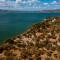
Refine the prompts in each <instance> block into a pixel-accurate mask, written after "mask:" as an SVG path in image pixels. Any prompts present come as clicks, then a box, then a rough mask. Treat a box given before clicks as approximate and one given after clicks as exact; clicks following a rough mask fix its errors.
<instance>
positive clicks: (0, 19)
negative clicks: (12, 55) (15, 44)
mask: <svg viewBox="0 0 60 60" xmlns="http://www.w3.org/2000/svg"><path fill="white" fill-rule="evenodd" d="M51 16H60V13H3V14H0V43H1V42H2V41H3V40H6V39H7V38H11V37H12V36H16V35H18V34H19V33H22V32H24V31H26V30H27V29H28V28H30V27H31V25H32V24H34V23H38V22H40V21H42V20H43V19H44V18H46V17H51Z"/></svg>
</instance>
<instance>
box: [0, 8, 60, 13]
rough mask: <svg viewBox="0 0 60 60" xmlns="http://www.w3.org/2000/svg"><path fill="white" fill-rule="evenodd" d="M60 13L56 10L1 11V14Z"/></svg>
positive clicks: (59, 10)
mask: <svg viewBox="0 0 60 60" xmlns="http://www.w3.org/2000/svg"><path fill="white" fill-rule="evenodd" d="M30 12H31V13H59V12H60V9H56V10H40V11H18V10H2V9H0V13H30Z"/></svg>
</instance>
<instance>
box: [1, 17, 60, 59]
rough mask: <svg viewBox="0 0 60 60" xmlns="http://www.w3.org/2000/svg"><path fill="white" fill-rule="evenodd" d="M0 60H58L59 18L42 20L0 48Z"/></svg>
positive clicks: (59, 42)
mask: <svg viewBox="0 0 60 60" xmlns="http://www.w3.org/2000/svg"><path fill="white" fill-rule="evenodd" d="M0 60H60V17H51V18H47V19H44V21H43V22H41V23H38V24H35V25H33V26H32V27H31V28H30V29H28V30H27V31H26V32H25V33H23V34H20V35H18V36H16V37H14V38H12V39H8V40H6V41H5V42H4V43H3V44H2V45H1V46H0Z"/></svg>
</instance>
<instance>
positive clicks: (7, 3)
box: [0, 0, 60, 11]
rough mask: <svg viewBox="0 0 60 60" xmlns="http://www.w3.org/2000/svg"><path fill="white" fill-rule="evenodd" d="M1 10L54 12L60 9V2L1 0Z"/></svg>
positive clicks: (52, 0) (56, 0)
mask: <svg viewBox="0 0 60 60" xmlns="http://www.w3.org/2000/svg"><path fill="white" fill-rule="evenodd" d="M19 1H20V2H19ZM0 9H8V10H28V11H29V10H54V9H60V0H0Z"/></svg>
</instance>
